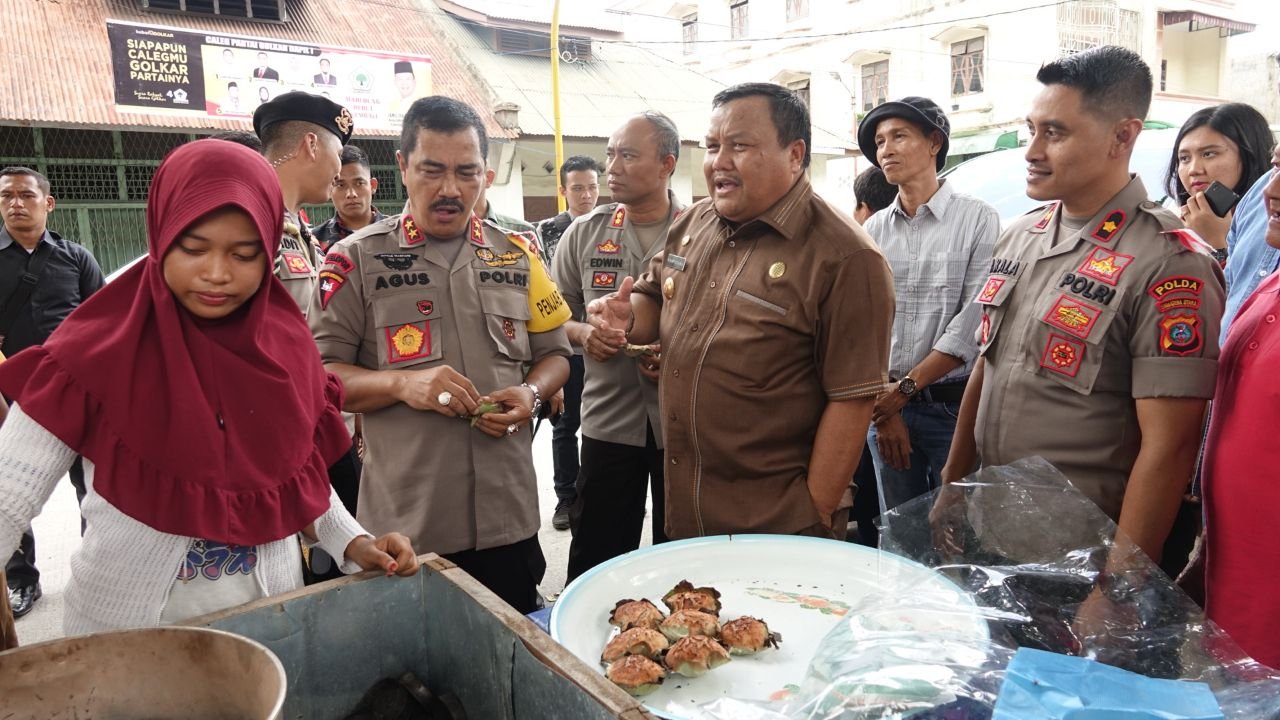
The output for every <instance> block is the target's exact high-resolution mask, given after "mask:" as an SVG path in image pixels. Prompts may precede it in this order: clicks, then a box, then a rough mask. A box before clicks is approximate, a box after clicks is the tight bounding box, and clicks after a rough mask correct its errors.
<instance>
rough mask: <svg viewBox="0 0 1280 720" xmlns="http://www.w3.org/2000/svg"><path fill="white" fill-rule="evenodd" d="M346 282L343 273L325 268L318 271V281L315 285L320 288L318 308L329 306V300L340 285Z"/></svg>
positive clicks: (340, 287) (339, 288)
mask: <svg viewBox="0 0 1280 720" xmlns="http://www.w3.org/2000/svg"><path fill="white" fill-rule="evenodd" d="M346 283H347V278H346V276H345V275H339V274H338V273H336V272H332V271H330V270H325V271H323V272H321V273H320V281H319V282H318V283H317V285H316V287H318V288H319V289H320V309H321V310H324V309H326V308H328V307H329V301H330V300H332V299H333V296H334V295H335V294H337V292H338V291H339V290H341V289H342V286H343V285H345V284H346Z"/></svg>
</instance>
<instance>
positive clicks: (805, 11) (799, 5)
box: [787, 0, 809, 22]
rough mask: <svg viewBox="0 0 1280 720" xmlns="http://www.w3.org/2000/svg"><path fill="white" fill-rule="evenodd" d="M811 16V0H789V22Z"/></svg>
mask: <svg viewBox="0 0 1280 720" xmlns="http://www.w3.org/2000/svg"><path fill="white" fill-rule="evenodd" d="M807 17H809V0H787V22H791V21H792V20H799V19H800V18H807Z"/></svg>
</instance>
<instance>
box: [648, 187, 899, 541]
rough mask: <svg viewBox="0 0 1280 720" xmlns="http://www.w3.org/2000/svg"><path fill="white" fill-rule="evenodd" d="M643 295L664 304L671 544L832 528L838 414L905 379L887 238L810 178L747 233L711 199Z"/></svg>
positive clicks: (653, 271) (663, 257) (685, 221)
mask: <svg viewBox="0 0 1280 720" xmlns="http://www.w3.org/2000/svg"><path fill="white" fill-rule="evenodd" d="M635 291H636V292H639V293H641V294H643V295H646V296H648V297H650V298H652V299H653V300H654V301H655V302H657V303H658V304H659V305H661V307H662V319H661V335H662V381H661V382H660V383H659V386H658V391H659V394H660V395H661V398H662V424H663V436H664V438H665V440H666V463H667V465H666V473H665V475H666V481H667V489H666V503H667V508H666V510H667V535H668V537H671V538H672V539H676V538H687V537H692V536H698V535H716V534H721V533H741V532H775V533H793V532H799V531H802V530H806V529H810V528H813V527H814V526H816V525H819V524H824V523H829V520H828V519H826V518H821V517H819V514H818V511H817V509H816V508H815V507H814V505H813V500H812V498H811V496H810V494H809V488H808V484H807V478H808V472H809V460H810V456H811V455H812V453H813V445H814V438H815V435H816V433H817V430H818V424H819V422H820V421H821V419H822V414H823V412H824V411H825V410H826V408H827V405H828V404H830V403H831V402H833V401H840V400H852V399H856V398H871V397H874V396H875V395H877V394H878V393H880V392H882V391H883V390H884V388H885V387H886V385H887V384H888V379H889V378H888V369H887V368H888V363H889V337H890V329H891V327H892V325H893V275H892V273H891V272H890V271H889V266H888V263H886V262H885V259H884V256H882V255H881V254H880V251H879V249H877V248H876V245H875V242H874V241H872V239H871V237H870V236H869V235H867V233H866V232H865V231H864V230H863V229H862V228H861V227H859V226H858V225H857V223H855V222H854V221H853V219H852V218H850V217H848V216H847V215H844V214H843V213H841V212H839V211H838V210H836V209H834V208H832V207H831V206H830V205H828V204H827V203H826V202H825V201H824V200H822V199H821V198H819V197H818V196H816V195H815V194H814V193H813V190H812V188H811V187H810V185H809V181H808V179H806V178H801V179H800V180H799V181H797V183H796V185H795V186H794V187H793V188H792V189H791V190H790V191H789V192H788V193H787V194H786V195H785V196H784V197H783V198H782V199H781V200H779V201H778V202H777V204H775V205H774V206H773V207H772V208H770V209H769V210H768V211H767V212H765V213H764V214H763V215H761V216H760V217H758V218H756V219H754V220H751V221H749V222H746V223H743V224H742V225H740V226H738V227H736V228H735V227H734V226H733V225H732V224H730V223H728V222H727V221H725V220H724V219H722V218H721V217H720V216H719V215H718V214H717V213H716V212H715V209H714V206H713V205H712V202H711V200H710V199H706V200H702V201H700V202H698V203H695V204H694V205H693V206H692V207H690V208H689V209H688V210H687V211H685V212H684V213H683V214H682V215H681V216H680V218H679V219H678V220H677V221H676V222H675V224H674V225H672V227H671V232H670V234H669V235H668V238H667V244H666V248H665V252H664V253H663V254H660V255H659V256H658V257H656V258H654V261H653V263H652V264H651V265H650V270H649V272H647V273H646V274H645V276H644V278H643V279H642V280H641V281H640V282H638V283H637V284H636V288H635ZM860 441H861V440H860V439H855V438H850V442H860Z"/></svg>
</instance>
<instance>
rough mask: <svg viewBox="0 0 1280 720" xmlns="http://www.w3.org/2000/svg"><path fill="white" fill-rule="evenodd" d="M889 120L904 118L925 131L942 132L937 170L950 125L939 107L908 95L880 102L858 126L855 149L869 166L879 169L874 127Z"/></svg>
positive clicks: (943, 157)
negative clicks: (866, 160)
mask: <svg viewBox="0 0 1280 720" xmlns="http://www.w3.org/2000/svg"><path fill="white" fill-rule="evenodd" d="M891 117H900V118H906V119H907V120H910V121H911V122H914V123H922V124H923V125H924V126H925V127H926V128H933V129H934V130H937V131H939V132H941V133H942V149H941V150H940V151H938V169H939V170H941V169H942V166H943V165H945V164H946V162H947V150H948V148H950V147H951V123H950V122H949V121H948V120H947V114H946V113H944V112H942V108H940V107H938V104H937V103H935V102H934V101H932V100H930V99H929V98H922V97H916V96H914V95H909V96H907V97H904V98H902V99H901V100H894V101H891V102H887V103H881V104H880V105H877V106H876V107H875V108H873V109H872V110H871V112H869V113H867V116H866V117H865V118H863V119H862V122H860V123H858V147H859V148H860V149H861V150H862V154H863V155H864V156H866V158H867V159H868V160H870V161H871V164H872V165H875V166H876V167H880V161H879V160H877V159H876V126H877V125H879V124H880V121H881V120H885V119H887V118H891Z"/></svg>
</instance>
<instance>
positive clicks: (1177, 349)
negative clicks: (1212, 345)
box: [1160, 312, 1204, 355]
mask: <svg viewBox="0 0 1280 720" xmlns="http://www.w3.org/2000/svg"><path fill="white" fill-rule="evenodd" d="M1203 346H1204V338H1203V337H1202V336H1201V334H1200V314H1199V313H1195V312H1189V313H1182V314H1178V315H1167V316H1165V317H1162V318H1161V319H1160V350H1161V351H1163V352H1166V353H1168V354H1170V355H1190V354H1191V353H1193V352H1196V351H1198V350H1199V349H1200V348H1201V347H1203Z"/></svg>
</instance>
